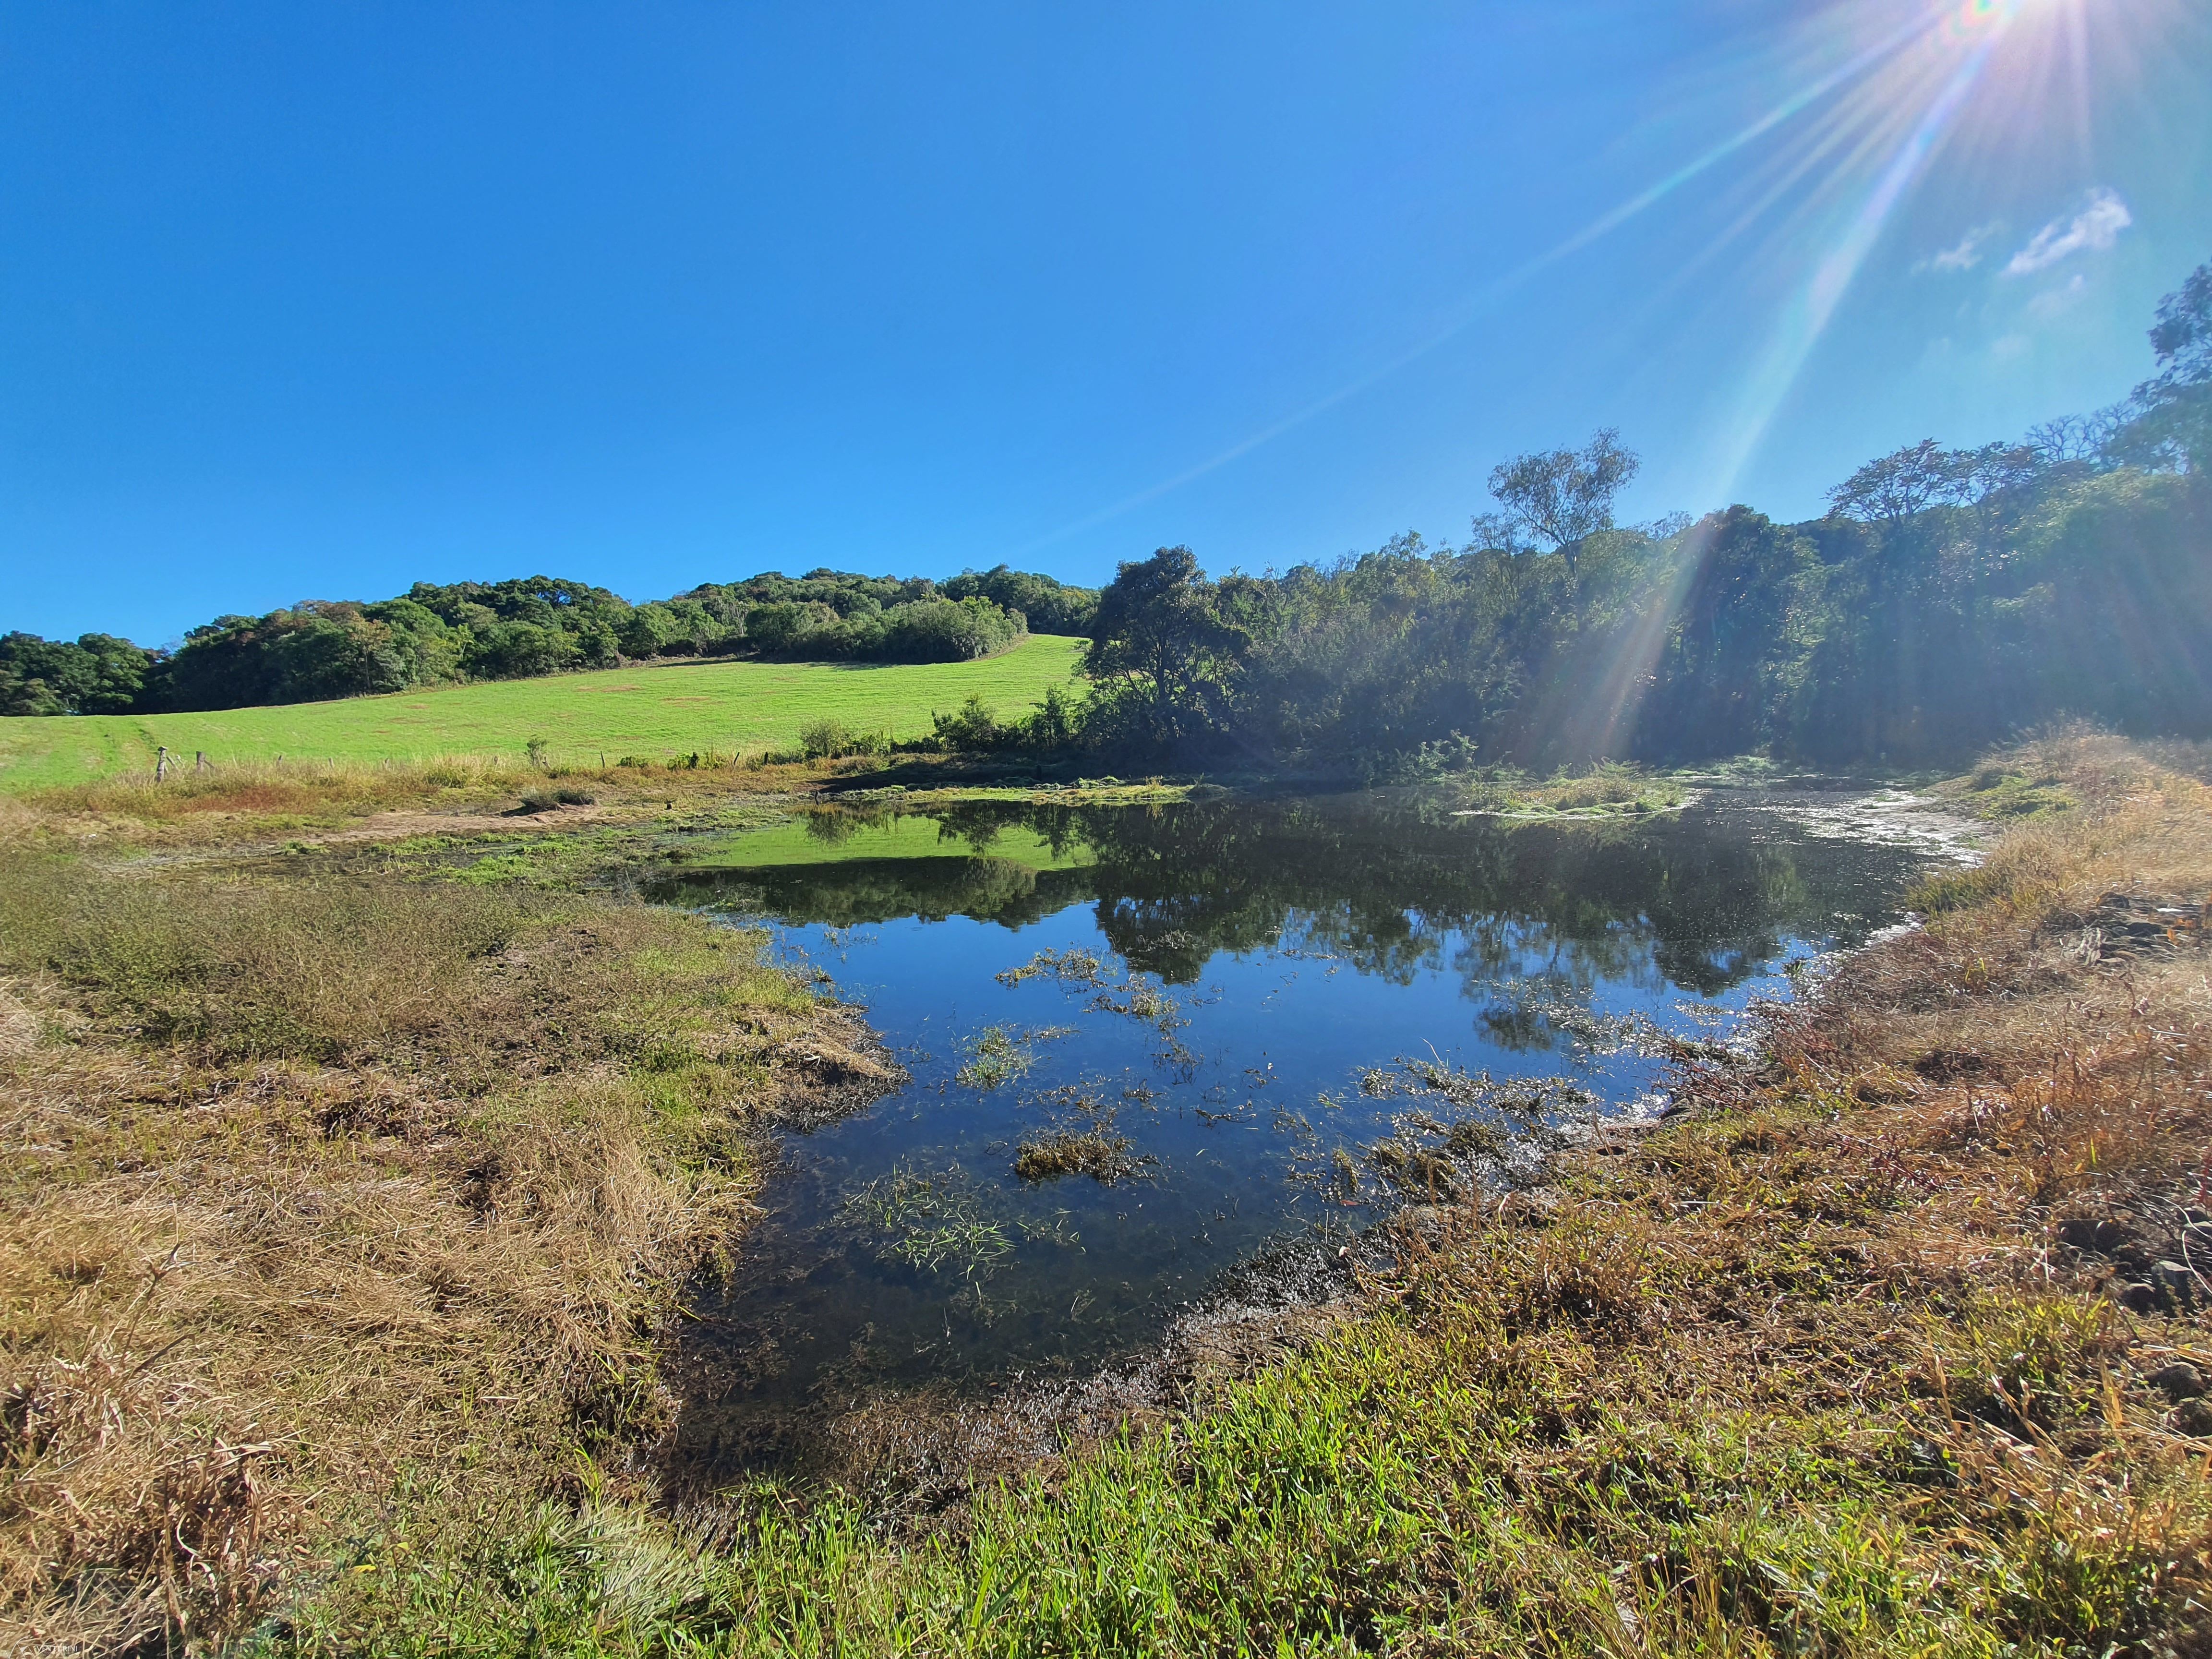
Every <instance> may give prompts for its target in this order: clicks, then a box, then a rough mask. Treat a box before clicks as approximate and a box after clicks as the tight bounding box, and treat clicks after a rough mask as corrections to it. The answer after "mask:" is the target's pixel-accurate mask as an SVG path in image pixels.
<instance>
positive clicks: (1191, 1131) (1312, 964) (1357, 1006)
mask: <svg viewBox="0 0 2212 1659" xmlns="http://www.w3.org/2000/svg"><path fill="white" fill-rule="evenodd" d="M1860 805H1863V803H1861V802H1858V801H1854V800H1850V799H1844V798H1842V797H1836V796H1827V797H1820V796H1806V795H1788V794H1781V793H1762V792H1749V791H1741V792H1732V791H1722V792H1715V793H1713V794H1711V795H1709V796H1708V797H1707V798H1706V800H1705V802H1704V803H1703V804H1701V805H1698V806H1694V807H1692V808H1691V809H1689V810H1687V811H1683V812H1680V813H1679V814H1674V815H1670V816H1665V817H1648V818H1643V819H1636V820H1628V821H1619V820H1616V821H1612V822H1606V823H1576V824H1560V823H1522V822H1511V821H1506V820H1501V819H1498V818H1494V817H1472V816H1466V815H1461V814H1455V813H1453V812H1450V811H1446V810H1443V809H1442V808H1438V807H1434V806H1423V805H1418V804H1407V803H1405V802H1402V801H1401V802H1392V801H1389V800H1384V799H1378V798H1376V797H1374V796H1358V795H1353V796H1342V797H1331V798H1324V799H1305V800H1281V799H1274V800H1259V801H1253V800H1243V799H1225V800H1216V801H1198V802H1189V803H1185V804H1181V805H1172V806H1164V807H1145V806H1118V807H1082V806H1060V805H1034V804H1000V803H991V804H977V805H962V806H957V807H951V808H938V809H935V810H932V811H899V810H897V809H896V808H893V807H881V808H876V809H872V810H861V809H854V808H832V809H827V810H823V811H815V812H812V813H811V814H808V815H806V816H805V817H802V818H800V819H799V820H798V821H796V822H793V823H787V824H783V825H779V826H775V827H772V828H769V829H761V830H754V831H750V832H746V833H744V834H741V835H736V836H730V837H727V838H726V839H723V840H720V841H715V842H708V843H707V844H704V845H698V846H694V847H692V848H688V849H686V851H685V854H684V863H683V864H681V865H680V866H678V868H677V869H676V870H675V871H673V872H665V873H658V874H656V875H655V876H654V877H653V878H652V880H651V884H650V891H651V893H652V895H653V896H654V897H656V898H658V899H659V900H661V901H663V902H671V903H677V904H682V905H684V906H687V907H691V908H702V909H706V910H708V911H711V912H713V913H715V914H720V915H728V916H730V917H731V918H732V920H735V921H743V922H744V923H746V924H748V925H762V926H765V927H768V928H769V929H770V931H771V933H773V935H774V938H775V948H776V950H777V951H779V952H780V953H781V956H782V957H784V958H785V959H786V960H788V961H791V962H793V963H799V964H801V965H811V967H812V968H813V969H815V970H817V972H818V973H820V974H821V975H824V976H825V977H826V979H827V981H829V984H828V985H827V986H826V987H825V988H829V989H833V990H834V994H836V995H837V996H839V997H840V998H842V999H843V1000H848V1001H850V1002H854V1003H858V1004H860V1005H863V1006H865V1007H866V1011H867V1017H868V1019H869V1021H870V1023H871V1024H872V1025H873V1026H874V1028H875V1029H876V1030H877V1031H878V1033H879V1034H880V1035H881V1036H882V1037H883V1038H884V1042H886V1043H888V1044H889V1045H890V1048H891V1049H892V1050H893V1052H894V1053H895V1054H896V1056H897V1058H898V1059H899V1060H900V1061H901V1062H902V1064H903V1065H904V1066H906V1067H907V1068H908V1071H909V1072H910V1073H911V1080H910V1081H909V1082H908V1084H907V1085H905V1086H904V1087H902V1088H901V1089H900V1090H898V1091H896V1093H894V1094H893V1095H891V1096H890V1097H887V1098H885V1099H884V1100H882V1101H880V1102H879V1103H877V1104H876V1105H874V1106H873V1107H872V1108H870V1109H866V1110H865V1111H862V1112H860V1113H858V1114H856V1115H853V1116H851V1117H848V1118H846V1119H844V1120H842V1121H837V1122H834V1123H831V1124H829V1125H828V1126H826V1127H819V1128H817V1129H814V1130H811V1131H810V1132H807V1133H793V1134H790V1135H788V1136H787V1137H786V1138H785V1140H784V1143H783V1147H782V1152H783V1167H782V1168H781V1170H780V1171H779V1173H778V1174H777V1176H775V1179H774V1180H773V1181H772V1182H771V1183H770V1185H769V1191H768V1194H767V1195H766V1199H765V1202H766V1205H767V1209H768V1213H767V1216H766V1218H764V1220H763V1222H762V1223H761V1224H760V1225H758V1226H757V1227H756V1228H755V1229H753V1230H752V1231H750V1232H748V1234H747V1235H746V1237H745V1239H744V1244H743V1257H742V1260H741V1261H740V1262H739V1264H738V1270H737V1272H735V1273H733V1274H732V1276H731V1278H730V1279H729V1281H728V1282H727V1283H726V1284H723V1285H710V1286H708V1287H705V1289H704V1290H703V1291H702V1295H701V1297H700V1298H699V1300H698V1303H697V1312H698V1315H699V1317H698V1318H697V1319H696V1321H694V1322H691V1323H690V1325H689V1326H688V1328H687V1342H686V1352H685V1360H686V1363H685V1364H684V1366H683V1367H682V1370H683V1371H684V1375H685V1376H687V1377H689V1378H690V1379H691V1381H690V1383H689V1384H688V1385H687V1391H688V1392H690V1393H692V1394H693V1395H695V1396H697V1397H696V1398H695V1400H694V1401H692V1402H690V1403H688V1404H687V1407H686V1409H685V1413H684V1419H683V1420H684V1429H683V1430H682V1431H681V1433H682V1435H683V1436H684V1437H685V1438H687V1439H689V1440H690V1441H693V1442H696V1443H692V1444H690V1445H688V1446H685V1447H683V1448H679V1455H685V1456H688V1457H690V1458H692V1459H694V1460H699V1461H704V1462H709V1463H713V1464H716V1465H726V1466H731V1467H743V1466H744V1465H745V1464H746V1463H748V1462H761V1461H769V1460H772V1459H774V1458H775V1456H776V1455H779V1448H780V1446H781V1444H782V1443H783V1441H784V1439H785V1437H786V1436H787V1431H788V1425H789V1424H790V1423H791V1422H792V1421H793V1420H794V1419H798V1418H802V1417H805V1416H806V1415H809V1414H811V1413H818V1412H820V1411H823V1410H827V1409H832V1408H834V1407H836V1405H837V1404H838V1403H839V1402H841V1401H850V1400H853V1399H855V1398H858V1397H860V1396H861V1395H866V1394H867V1393H870V1392H873V1391H880V1390H883V1389H901V1388H908V1387H912V1386H915V1385H918V1384H931V1385H936V1386H939V1387H943V1386H948V1385H950V1386H954V1387H959V1386H963V1385H970V1386H972V1385H975V1384H980V1383H986V1382H988V1381H990V1380H992V1379H994V1378H999V1377H1003V1376H1006V1375H1008V1374H1010V1373H1014V1372H1024V1373H1030V1374H1035V1373H1036V1372H1038V1371H1041V1370H1042V1371H1047V1372H1049V1371H1051V1370H1074V1369H1079V1368H1082V1367H1084V1366H1086V1365H1089V1364H1096V1363H1097V1361H1099V1360H1100V1359H1102V1358H1105V1357H1107V1356H1109V1355H1110V1354H1112V1353H1114V1352H1116V1351H1117V1350H1126V1349H1127V1348H1129V1347H1131V1346H1134V1345H1137V1344H1139V1343H1142V1342H1145V1341H1146V1340H1152V1339H1153V1338H1155V1337H1157V1336H1158V1334H1159V1333H1160V1332H1161V1331H1162V1330H1163V1329H1164V1327H1165V1325H1166V1323H1167V1322H1168V1321H1169V1320H1170V1319H1171V1318H1172V1317H1173V1316H1174V1315H1175V1314H1176V1311H1177V1310H1179V1309H1180V1308H1182V1307H1183V1306H1185V1305H1187V1304H1189V1303H1190V1302H1191V1301H1192V1300H1193V1299H1194V1298H1197V1297H1201V1296H1202V1295H1204V1294H1205V1293H1206V1291H1207V1289H1208V1287H1209V1285H1212V1284H1215V1283H1217V1282H1218V1280H1219V1279H1220V1278H1221V1276H1222V1275H1223V1274H1224V1273H1225V1271H1226V1270H1228V1269H1231V1267H1234V1266H1235V1265H1236V1264H1237V1263H1239V1262H1240V1261H1247V1260H1249V1259H1251V1258H1253V1257H1254V1256H1255V1255H1258V1254H1259V1253H1261V1252H1262V1251H1263V1250H1265V1249H1269V1248H1270V1247H1272V1246H1275V1245H1278V1244H1279V1243H1282V1242H1283V1241H1285V1240H1286V1239H1291V1240H1297V1239H1302V1240H1305V1241H1309V1242H1311V1241H1317V1240H1327V1239H1328V1238H1330V1237H1333V1236H1334V1234H1337V1233H1340V1232H1342V1233H1348V1232H1351V1231H1356V1230H1358V1228H1360V1227H1362V1226H1364V1225H1367V1224H1368V1223H1369V1222H1370V1221H1371V1220H1373V1219H1374V1218H1375V1217H1376V1215H1377V1214H1378V1213H1380V1212H1381V1210H1382V1209H1383V1208H1384V1207H1386V1206H1390V1205H1394V1204H1396V1203H1401V1202H1404V1201H1407V1200H1424V1201H1425V1200H1428V1199H1431V1198H1432V1197H1433V1198H1443V1197H1447V1196H1449V1195H1452V1194H1456V1193H1461V1192H1464V1191H1466V1190H1468V1189H1469V1188H1471V1187H1472V1186H1474V1185H1476V1184H1479V1183H1480V1182H1483V1181H1484V1180H1485V1179H1495V1178H1496V1172H1497V1170H1498V1166H1499V1164H1500V1163H1501V1161H1503V1162H1510V1160H1511V1159H1512V1158H1513V1157H1514V1156H1515V1155H1516V1149H1525V1148H1527V1147H1528V1146H1533V1145H1536V1144H1541V1141H1542V1140H1543V1139H1544V1138H1545V1137H1546V1136H1547V1134H1552V1133H1557V1132H1559V1130H1560V1129H1561V1128H1562V1127H1564V1126H1568V1125H1571V1124H1572V1123H1574V1122H1576V1121H1587V1120H1588V1119H1589V1118H1591V1117H1593V1116H1604V1115H1617V1114H1620V1113H1623V1112H1636V1111H1640V1110H1649V1109H1650V1108H1651V1105H1652V1100H1651V1097H1650V1091H1651V1089H1652V1087H1653V1085H1655V1083H1656V1082H1657V1081H1658V1080H1659V1079H1660V1077H1661V1075H1662V1073H1663V1070H1664V1066H1665V1064H1666V1058H1665V1057H1666V1054H1667V1052H1668V1048H1669V1046H1670V1044H1675V1043H1680V1042H1685V1041H1687V1042H1712V1041H1716V1040H1722V1039H1724V1038H1725V1036H1726V1035H1727V1033H1728V1030H1729V1026H1730V1024H1731V1023H1732V1022H1733V1021H1734V1019H1735V1018H1736V1017H1737V1016H1739V1015H1740V1014H1741V1012H1742V1011H1743V1009H1744V1008H1745V1006H1747V1004H1748V1003H1749V1002H1750V1001H1751V1000H1753V999H1754V998H1759V997H1782V996H1786V995H1788V994H1790V978H1789V975H1788V970H1789V969H1790V965H1791V964H1792V963H1797V962H1801V961H1802V960H1803V959H1804V958H1806V957H1809V956H1812V955H1814V954H1815V953H1817V952H1819V951H1823V950H1826V949H1828V948H1831V947H1832V946H1835V945H1850V944H1852V943H1855V942H1857V941H1858V940H1860V939H1863V938H1864V937H1865V936H1866V935H1867V934H1868V933H1870V932H1872V931H1873V930H1875V929H1876V928H1878V927H1882V926H1884V925H1886V924H1887V923H1888V922H1890V921H1893V920H1894V919H1895V916H1896V905H1897V902H1898V898H1899V895H1900V894H1901V892H1902V891H1903V890H1905V887H1906V886H1907V885H1908V884H1910V882H1911V879H1912V878H1913V877H1914V876H1915V875H1916V874H1917V873H1918V872H1921V871H1923V870H1924V869H1925V868H1927V867H1928V866H1929V863H1930V861H1931V860H1934V859H1936V858H1939V857H1942V856H1943V851H1942V848H1940V847H1935V846H1931V845H1929V844H1927V843H1926V842H1924V840H1916V839H1915V838H1914V837H1913V836H1911V834H1910V833H1907V834H1904V835H1899V834H1898V833H1894V829H1893V826H1894V824H1895V823H1897V822H1899V820H1895V819H1893V818H1885V817H1883V816H1882V815H1881V813H1879V812H1876V813H1873V814H1871V815H1869V814H1868V813H1865V812H1863V811H1860V812H1859V813H1858V817H1857V818H1854V817H1853V812H1854V810H1855V809H1856V808H1857V807H1858V806H1860ZM1676 1051H1677V1052H1679V1049H1677V1050H1676ZM702 1379H705V1381H704V1382H703V1383H702Z"/></svg>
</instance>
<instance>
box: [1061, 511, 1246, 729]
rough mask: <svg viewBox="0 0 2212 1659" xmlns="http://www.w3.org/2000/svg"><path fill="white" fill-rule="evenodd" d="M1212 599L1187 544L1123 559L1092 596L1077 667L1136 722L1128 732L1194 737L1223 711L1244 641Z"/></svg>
mask: <svg viewBox="0 0 2212 1659" xmlns="http://www.w3.org/2000/svg"><path fill="white" fill-rule="evenodd" d="M1214 599H1215V595H1214V592H1213V590H1212V586H1211V585H1210V584H1209V583H1208V582H1207V581H1206V577H1205V573H1204V572H1202V571H1200V569H1199V568H1198V558H1197V556H1196V555H1195V554H1194V553H1193V552H1192V551H1191V550H1189V549H1188V548H1187V547H1164V548H1161V549H1160V550H1158V552H1156V553H1154V554H1153V555H1152V557H1151V558H1149V559H1145V560H1141V561H1133V562H1126V563H1124V564H1122V565H1121V567H1120V568H1118V569H1117V570H1116V571H1115V576H1114V580H1113V581H1112V582H1111V583H1109V585H1108V586H1107V587H1106V590H1105V592H1103V593H1101V594H1100V595H1099V596H1098V609H1097V612H1096V613H1095V614H1094V615H1093V617H1092V618H1091V643H1090V645H1089V647H1086V648H1085V651H1084V653H1083V671H1084V673H1085V675H1087V676H1088V677H1089V678H1091V679H1092V680H1094V681H1096V682H1097V683H1099V684H1100V685H1101V686H1102V687H1103V688H1105V689H1106V692H1107V696H1108V697H1109V699H1110V700H1111V701H1112V702H1114V703H1115V704H1116V705H1119V707H1120V708H1121V710H1122V711H1123V712H1124V713H1125V714H1126V715H1127V717H1128V718H1129V719H1130V720H1131V721H1132V722H1133V724H1134V725H1135V726H1136V727H1137V730H1136V732H1133V733H1131V735H1132V736H1134V737H1137V738H1139V739H1140V740H1141V741H1142V742H1144V743H1146V744H1148V745H1149V746H1151V747H1153V748H1157V749H1169V748H1172V747H1174V746H1176V744H1180V743H1183V742H1187V741H1188V740H1189V739H1191V738H1196V737H1199V736H1200V735H1202V734H1204V733H1205V732H1207V731H1209V730H1211V729H1213V728H1215V727H1217V726H1218V725H1219V724H1220V722H1221V720H1223V718H1224V716H1225V713H1226V706H1227V702H1228V692H1229V684H1230V681H1231V678H1233V677H1234V675H1235V673H1236V671H1237V668H1238V667H1239V666H1240V665H1241V664H1242V662H1243V654H1244V652H1245V649H1246V647H1247V646H1248V644H1249V636H1248V635H1246V633H1245V632H1244V630H1243V629H1241V628H1238V627H1237V626H1236V625H1235V624H1234V623H1230V622H1228V621H1226V620H1225V619H1224V618H1223V617H1222V616H1221V614H1220V612H1219V610H1218V607H1217V606H1216V605H1215V603H1214Z"/></svg>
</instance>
